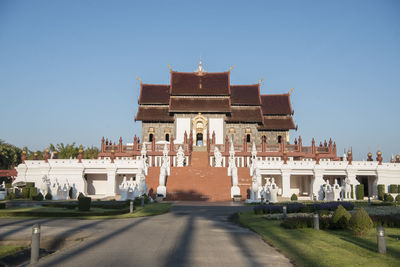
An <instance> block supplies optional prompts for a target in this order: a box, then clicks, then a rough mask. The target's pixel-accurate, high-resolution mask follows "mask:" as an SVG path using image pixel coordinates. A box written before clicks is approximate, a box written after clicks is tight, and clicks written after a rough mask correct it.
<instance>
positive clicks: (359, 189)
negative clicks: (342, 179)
mask: <svg viewBox="0 0 400 267" xmlns="http://www.w3.org/2000/svg"><path fill="white" fill-rule="evenodd" d="M356 198H357V200H363V199H364V185H363V184H359V185H357V186H356Z"/></svg>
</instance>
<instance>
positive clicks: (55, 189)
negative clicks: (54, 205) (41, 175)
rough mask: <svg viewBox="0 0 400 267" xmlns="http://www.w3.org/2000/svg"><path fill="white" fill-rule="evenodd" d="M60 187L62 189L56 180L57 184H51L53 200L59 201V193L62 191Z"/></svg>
mask: <svg viewBox="0 0 400 267" xmlns="http://www.w3.org/2000/svg"><path fill="white" fill-rule="evenodd" d="M59 187H60V185H59V183H58V180H57V178H56V179H55V182H54V183H52V184H51V188H50V190H51V197H52V200H58V196H59V191H60V189H59Z"/></svg>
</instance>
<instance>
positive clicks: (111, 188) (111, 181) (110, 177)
mask: <svg viewBox="0 0 400 267" xmlns="http://www.w3.org/2000/svg"><path fill="white" fill-rule="evenodd" d="M115 176H116V170H115V169H111V170H108V171H107V196H115Z"/></svg>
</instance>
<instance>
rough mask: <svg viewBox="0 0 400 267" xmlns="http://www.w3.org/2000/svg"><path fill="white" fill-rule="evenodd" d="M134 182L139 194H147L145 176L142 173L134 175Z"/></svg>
mask: <svg viewBox="0 0 400 267" xmlns="http://www.w3.org/2000/svg"><path fill="white" fill-rule="evenodd" d="M136 184H137V187H138V191H139V196H142V195H147V189H148V188H147V184H146V177H145V176H144V174H143V173H138V174H137V175H136Z"/></svg>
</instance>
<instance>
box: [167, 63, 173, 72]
mask: <svg viewBox="0 0 400 267" xmlns="http://www.w3.org/2000/svg"><path fill="white" fill-rule="evenodd" d="M167 66H168V69H169V72H172V68H171V66H170V65H169V64H168V62H167Z"/></svg>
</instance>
